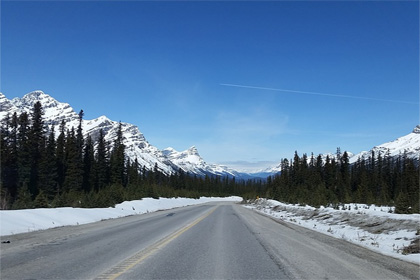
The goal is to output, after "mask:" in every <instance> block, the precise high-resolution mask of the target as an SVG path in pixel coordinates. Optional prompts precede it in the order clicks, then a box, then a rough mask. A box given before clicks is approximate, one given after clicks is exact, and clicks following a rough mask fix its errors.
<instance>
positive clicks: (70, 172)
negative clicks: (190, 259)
mask: <svg viewBox="0 0 420 280" xmlns="http://www.w3.org/2000/svg"><path fill="white" fill-rule="evenodd" d="M43 114H44V113H43V108H42V105H41V103H40V102H37V103H36V104H34V106H33V108H32V111H31V112H30V113H29V114H28V113H26V112H23V113H21V114H20V115H18V114H17V113H14V114H13V115H11V116H10V115H7V116H6V117H5V119H4V120H3V121H2V125H1V128H0V129H1V131H0V132H1V137H0V148H1V154H0V156H1V158H0V165H1V168H0V172H1V174H0V198H1V199H0V209H21V208H34V207H62V206H72V207H109V206H113V205H115V204H116V203H120V202H122V201H124V200H134V199H141V198H143V197H154V198H157V197H177V196H182V197H192V198H194V197H199V196H229V195H238V196H242V197H244V198H255V197H256V196H257V195H258V196H261V197H263V196H265V197H270V198H273V199H276V200H279V201H283V202H287V203H300V204H308V205H312V206H316V207H317V206H320V205H324V206H325V205H329V204H330V205H338V204H340V203H349V202H359V203H366V204H381V205H395V206H396V212H398V213H419V182H420V180H419V173H420V170H419V162H418V159H413V158H410V157H408V156H407V154H406V153H403V154H401V155H400V156H398V157H391V156H390V155H389V153H387V154H375V152H373V151H372V152H371V154H370V155H369V156H368V157H367V158H364V157H362V158H359V159H358V160H357V162H356V163H354V164H350V163H349V156H348V154H347V152H344V153H341V151H340V149H337V154H336V156H335V157H329V156H327V157H326V158H325V159H323V157H322V156H321V155H319V156H317V157H315V156H314V155H313V154H312V155H311V156H310V157H309V158H308V156H307V155H306V154H303V155H302V156H299V154H298V153H297V152H295V155H294V157H293V159H290V160H288V159H283V160H282V161H281V170H282V171H281V173H279V174H277V175H274V176H270V177H268V178H267V180H266V181H264V180H260V179H255V180H248V181H244V180H235V178H229V177H219V176H211V175H206V176H196V175H192V174H188V173H185V172H184V171H183V170H182V169H179V170H178V171H177V172H175V173H173V174H171V175H166V174H164V173H162V172H161V171H160V170H159V168H158V166H157V165H155V166H154V168H153V169H152V170H148V169H147V168H146V167H145V166H141V165H140V164H139V162H138V161H137V159H134V160H132V159H129V158H128V157H127V156H126V155H125V145H124V143H123V134H122V124H121V123H120V124H119V127H118V130H117V133H116V137H115V139H113V140H112V142H111V143H110V142H108V141H106V140H105V133H104V131H103V130H102V129H101V130H100V131H99V136H98V137H97V139H92V137H91V136H90V135H87V136H86V137H84V135H83V127H82V120H83V110H81V111H80V113H79V115H78V116H79V119H78V126H77V127H76V128H74V127H72V128H71V129H69V128H67V126H66V123H65V121H61V123H60V125H59V127H58V129H57V128H56V127H55V126H52V127H50V128H48V126H47V125H46V124H45V122H44V119H43ZM56 130H57V131H56ZM57 134H58V136H57Z"/></svg>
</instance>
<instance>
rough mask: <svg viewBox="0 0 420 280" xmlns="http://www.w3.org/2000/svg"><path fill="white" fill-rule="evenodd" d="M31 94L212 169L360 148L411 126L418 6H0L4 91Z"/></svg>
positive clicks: (364, 3) (416, 108)
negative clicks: (188, 154)
mask: <svg viewBox="0 0 420 280" xmlns="http://www.w3.org/2000/svg"><path fill="white" fill-rule="evenodd" d="M226 84H230V85H240V86H241V87H237V86H227V85H226ZM244 86H245V87H244ZM38 89H40V90H43V91H44V92H45V93H47V94H50V95H51V96H53V97H54V98H56V99H57V100H59V101H61V102H67V103H69V104H70V105H71V106H72V107H73V108H74V109H75V110H76V111H79V110H80V109H83V110H84V112H85V118H86V119H93V118H96V117H99V116H100V115H106V116H108V117H109V118H110V119H113V120H117V121H119V120H121V121H123V122H129V123H133V124H136V125H138V126H139V128H140V130H141V131H142V132H143V133H144V134H145V136H146V139H147V140H148V141H149V142H150V143H151V144H152V145H155V146H157V147H158V148H160V149H163V148H166V147H168V146H171V147H173V148H175V149H177V150H184V149H187V148H189V147H190V146H193V145H195V146H196V147H197V149H198V150H199V152H200V154H201V155H202V157H203V158H204V159H205V160H206V161H207V162H210V163H228V165H231V166H237V164H241V165H244V164H245V165H247V163H253V164H254V165H257V163H259V164H262V165H264V164H265V165H266V164H272V163H275V162H279V161H280V159H281V158H291V157H292V156H293V153H294V151H295V150H297V151H298V152H299V153H308V154H310V153H311V152H314V153H315V154H318V153H324V152H334V151H335V149H336V147H341V149H342V150H348V151H351V152H353V153H357V152H360V151H361V150H368V149H370V148H372V147H373V146H375V145H378V144H381V143H384V142H388V141H391V140H394V139H395V138H397V137H400V136H403V135H405V134H408V133H409V132H411V130H412V129H413V128H414V126H415V125H417V124H419V105H418V102H419V4H418V1H395V2H394V1H393V2H388V1H368V2H367V1H357V2H353V1H350V2H343V1H316V2H312V1H299V2H291V1H268V2H261V1H245V2H239V1H229V2H223V1H220V2H219V1H218V2H212V1H207V2H192V1H168V2H165V1H158V2H153V1H123V2H121V1H106V2H104V1H102V2H100V1H92V2H89V1H67V2H63V1H39V2H37V1H19V2H16V1H2V2H1V91H2V92H3V93H4V94H5V95H6V97H8V98H13V97H21V96H23V95H24V94H26V93H28V92H30V91H32V90H38ZM268 89H276V90H268ZM278 89H285V90H290V91H279V90H278ZM313 93H315V94H313ZM317 93H320V94H317ZM345 96H346V97H345ZM351 97H356V98H351ZM358 97H363V98H371V99H361V98H358ZM384 100H393V101H384ZM399 101H404V102H407V103H404V102H399Z"/></svg>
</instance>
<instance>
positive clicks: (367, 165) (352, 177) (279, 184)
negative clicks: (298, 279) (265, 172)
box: [267, 148, 420, 214]
mask: <svg viewBox="0 0 420 280" xmlns="http://www.w3.org/2000/svg"><path fill="white" fill-rule="evenodd" d="M418 163H419V162H418V159H413V158H410V157H408V155H407V153H406V152H404V153H403V154H400V155H399V156H398V157H392V156H390V154H389V152H387V153H386V154H381V153H379V154H375V152H374V151H372V152H371V154H370V155H369V156H368V157H367V158H365V157H360V158H358V160H357V162H355V163H354V164H350V163H349V155H348V154H347V152H344V153H343V154H342V153H341V151H340V149H339V148H338V149H337V154H336V156H335V157H329V156H327V157H326V159H325V160H324V159H323V158H322V156H321V155H319V156H317V157H315V156H314V155H313V154H312V155H311V156H310V157H309V158H308V156H307V155H306V154H303V155H302V156H299V154H298V153H297V152H295V154H294V157H293V159H291V160H288V159H283V160H282V161H281V170H282V171H281V173H280V174H278V175H275V176H271V177H269V178H268V180H267V188H268V192H267V195H268V196H270V197H272V198H273V199H276V200H280V201H284V202H288V203H300V204H309V205H312V206H320V205H324V206H325V205H338V204H339V203H350V202H358V203H366V204H377V205H395V212H396V213H405V214H409V213H419V199H420V197H419V184H420V183H419V182H420V181H419V173H420V170H419V164H418Z"/></svg>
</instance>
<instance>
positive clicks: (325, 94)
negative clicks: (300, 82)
mask: <svg viewBox="0 0 420 280" xmlns="http://www.w3.org/2000/svg"><path fill="white" fill-rule="evenodd" d="M220 85H221V86H226V87H238V88H250V89H261V90H270V91H281V92H291V93H300V94H309V95H320V96H330V97H342V98H353V99H363V100H374V101H385V102H394V103H405V104H416V105H418V104H419V103H418V102H412V101H404V100H391V99H381V98H373V97H363V96H354V95H343V94H331V93H322V92H313V91H301V90H291V89H280V88H268V87H257V86H246V85H235V84H220Z"/></svg>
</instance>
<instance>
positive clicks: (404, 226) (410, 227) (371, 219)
mask: <svg viewBox="0 0 420 280" xmlns="http://www.w3.org/2000/svg"><path fill="white" fill-rule="evenodd" d="M245 207H247V208H251V209H254V210H256V211H259V212H261V213H263V214H266V215H268V216H271V217H273V218H274V219H276V220H280V221H284V222H288V223H293V224H296V225H299V226H302V227H305V228H309V229H312V230H315V231H318V232H321V233H324V234H327V235H330V236H333V237H336V238H341V239H344V240H347V241H349V242H352V243H354V244H358V245H360V246H362V247H365V248H368V249H371V250H373V251H377V252H379V253H381V254H384V255H388V256H392V257H394V258H398V259H402V260H405V261H409V262H412V263H416V264H420V254H419V253H417V254H406V252H404V251H403V249H404V248H405V247H407V246H409V245H411V244H412V242H414V241H416V242H417V244H418V242H420V240H419V239H420V235H419V234H420V214H410V215H406V214H393V213H389V212H390V211H393V210H394V208H393V207H388V206H375V205H370V206H368V205H365V204H354V203H351V204H345V205H342V206H340V207H339V209H338V210H337V209H333V208H325V207H322V206H321V207H320V208H318V209H317V208H314V207H311V206H300V205H292V204H285V203H282V202H279V201H276V200H267V199H257V200H255V201H253V202H251V203H250V204H247V205H245Z"/></svg>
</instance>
